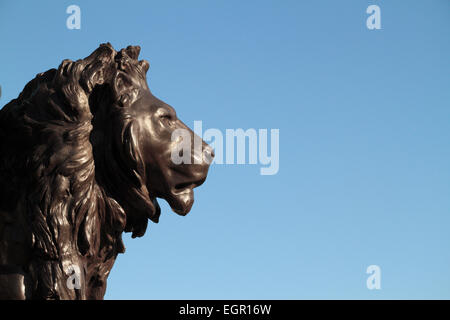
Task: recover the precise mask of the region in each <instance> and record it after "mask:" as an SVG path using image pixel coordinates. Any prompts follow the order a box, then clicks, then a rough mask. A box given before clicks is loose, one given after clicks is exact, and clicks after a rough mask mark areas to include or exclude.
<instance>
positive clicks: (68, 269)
mask: <svg viewBox="0 0 450 320" xmlns="http://www.w3.org/2000/svg"><path fill="white" fill-rule="evenodd" d="M139 52H140V48H139V47H138V46H129V47H127V48H126V49H122V50H120V51H119V52H117V51H115V50H114V48H113V47H112V46H111V45H110V44H109V43H107V44H102V45H100V47H99V48H98V49H96V50H95V51H94V52H93V53H92V54H91V55H90V56H88V57H87V58H85V59H82V60H77V61H70V60H64V61H63V62H62V63H61V65H60V66H59V68H58V69H51V70H48V71H46V72H44V73H40V74H38V75H37V76H36V78H34V79H33V80H31V81H30V82H29V83H28V84H27V85H26V86H25V88H24V89H23V91H22V92H21V94H20V95H19V97H18V98H16V99H14V100H12V101H11V102H9V103H8V104H7V105H5V106H4V107H3V108H2V109H1V110H0V190H1V192H0V298H1V299H102V298H103V296H104V294H105V290H106V280H107V277H108V275H109V272H110V270H111V268H112V266H113V264H114V261H115V259H116V257H117V254H119V253H123V252H124V250H125V248H124V244H123V242H122V232H132V237H133V238H135V237H141V236H142V235H144V233H145V231H146V229H147V222H148V219H150V220H151V221H153V222H155V223H156V222H158V219H159V215H160V207H159V205H158V202H157V198H162V199H165V200H166V201H167V202H168V203H169V205H170V206H171V208H172V209H173V210H174V211H175V212H176V213H178V214H180V215H185V214H187V213H188V212H189V211H190V209H191V207H192V204H193V201H194V197H193V188H195V187H197V186H199V185H201V184H202V183H203V182H204V181H205V179H206V176H207V173H208V168H209V163H210V162H211V160H212V158H213V157H214V154H213V151H212V149H211V147H210V146H208V145H207V144H206V143H205V142H204V141H203V140H201V138H199V137H198V136H196V135H195V134H194V133H193V132H192V131H191V130H190V129H189V128H188V127H187V126H186V125H185V124H184V123H183V122H181V121H180V120H179V119H178V118H177V116H176V113H175V111H174V109H173V108H172V107H171V106H169V105H168V104H166V103H164V102H163V101H161V100H159V99H157V98H156V97H154V96H153V95H152V93H151V92H150V90H149V87H148V85H147V81H146V73H147V71H148V69H149V64H148V62H147V61H145V60H141V61H138V55H139ZM177 129H183V130H188V131H187V132H189V135H190V138H191V139H200V141H201V145H202V148H201V152H195V151H194V150H192V153H191V156H192V159H193V160H195V161H192V162H190V163H189V162H186V163H184V162H183V163H180V164H175V163H174V162H173V161H171V159H172V158H171V154H172V153H173V151H174V150H175V149H176V148H177V147H179V144H180V143H181V140H180V139H173V132H174V131H175V130H177ZM177 150H178V149H177ZM73 277H75V278H76V279H75V280H77V279H78V280H79V281H78V282H79V284H78V285H76V282H77V281H75V280H74V281H72V280H73V279H72V278H73ZM70 284H74V285H70Z"/></svg>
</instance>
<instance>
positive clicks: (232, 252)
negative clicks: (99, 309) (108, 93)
mask: <svg viewBox="0 0 450 320" xmlns="http://www.w3.org/2000/svg"><path fill="white" fill-rule="evenodd" d="M71 4H77V5H79V6H80V7H81V30H68V29H67V28H66V19H67V17H68V14H66V8H67V7H68V6H69V5H71ZM371 4H377V5H379V6H380V8H381V25H382V29H381V30H372V31H370V30H368V29H367V28H366V18H367V17H368V15H367V14H366V8H367V7H368V6H369V5H371ZM107 41H109V42H111V43H112V44H113V46H114V47H115V48H116V49H120V48H122V47H124V46H127V45H129V44H138V45H140V46H141V47H142V51H141V57H142V58H145V59H147V60H149V61H150V71H149V73H148V80H149V85H150V88H151V89H152V91H153V93H154V94H155V95H157V96H158V97H159V98H161V99H163V100H165V101H166V102H168V103H169V104H171V105H172V106H174V107H175V109H176V110H177V113H178V115H179V117H180V118H181V119H182V120H183V121H184V122H185V123H187V124H188V125H189V126H191V127H192V126H193V122H194V120H202V121H203V127H204V129H207V128H218V129H220V130H222V131H223V132H224V131H225V129H227V128H231V129H234V128H244V129H247V128H257V129H258V128H269V129H270V128H279V129H280V170H279V173H278V174H277V175H274V176H261V175H260V174H259V165H215V166H213V167H212V168H211V170H210V175H209V178H208V180H207V182H206V183H205V184H204V185H203V186H201V187H200V188H198V189H196V192H195V196H196V202H195V204H194V207H193V209H192V211H191V213H190V214H189V215H188V216H186V217H180V216H177V215H176V214H174V213H173V212H171V211H170V208H169V207H168V205H167V204H166V203H165V202H164V201H160V204H161V206H162V210H163V214H162V216H161V220H160V223H159V224H157V225H155V224H151V225H150V227H149V230H148V231H147V233H146V235H145V236H144V237H143V238H140V239H131V238H130V236H129V235H126V236H125V237H124V238H125V242H126V247H127V252H126V253H125V254H124V255H120V256H119V257H118V259H117V262H116V264H115V266H114V268H113V270H112V272H111V275H110V277H109V282H108V290H107V295H106V298H107V299H197V298H202V299H222V298H223V299H231V298H235V299H241V298H254V299H263V298H268V299H270V298H273V299H278V298H286V299H309V298H324V299H330V298H333V299H334V298H339V299H348V298H356V299H380V298H384V299H391V298H413V299H414V298H425V299H428V298H447V299H449V298H450V232H449V230H450V212H449V211H450V144H449V141H450V1H448V0H431V1H425V0H421V1H400V0H391V1H379V0H370V1H365V0H361V1H332V0H330V1H313V0H310V1H297V0H296V1H286V0H283V1H197V0H193V1H131V0H128V1H120V2H119V1H117V2H114V1H52V2H49V1H34V2H26V1H5V0H2V1H1V2H0V43H1V50H0V85H1V87H2V97H1V98H0V105H1V106H3V105H4V104H6V103H7V102H9V100H10V99H12V98H15V97H16V96H17V95H18V94H19V93H20V91H21V90H22V88H23V87H24V85H25V84H26V83H27V81H29V80H31V79H32V78H33V77H34V76H35V75H36V74H37V73H39V72H42V71H45V70H47V69H49V68H53V67H57V66H58V65H59V63H60V62H61V61H62V60H63V59H65V58H69V59H78V58H83V57H85V56H87V55H89V54H90V53H91V52H92V51H93V50H94V49H95V48H97V46H98V45H99V44H100V43H102V42H107ZM372 264H376V265H379V266H380V267H381V270H382V279H381V287H382V288H381V290H378V291H376V290H373V291H370V290H368V289H367V288H366V278H367V276H368V275H367V274H366V273H365V272H366V268H367V267H368V266H369V265H372Z"/></svg>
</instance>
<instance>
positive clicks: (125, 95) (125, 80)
mask: <svg viewBox="0 0 450 320" xmlns="http://www.w3.org/2000/svg"><path fill="white" fill-rule="evenodd" d="M132 86H133V81H132V80H131V79H130V77H128V76H127V75H126V74H125V73H124V72H118V73H117V74H116V75H115V77H114V79H113V90H114V94H115V96H116V100H117V101H119V102H121V103H122V106H123V107H127V106H128V105H129V104H130V103H131V102H132V101H133V98H134V97H132V94H133V92H134V90H130V89H131V88H132Z"/></svg>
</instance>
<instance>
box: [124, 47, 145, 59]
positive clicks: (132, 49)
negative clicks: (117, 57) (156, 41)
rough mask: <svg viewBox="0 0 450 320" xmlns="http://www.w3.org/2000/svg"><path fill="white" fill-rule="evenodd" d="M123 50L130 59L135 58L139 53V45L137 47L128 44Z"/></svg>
mask: <svg viewBox="0 0 450 320" xmlns="http://www.w3.org/2000/svg"><path fill="white" fill-rule="evenodd" d="M125 52H126V53H127V55H128V56H129V57H130V58H131V59H135V60H137V58H138V57H139V53H140V52H141V47H139V46H128V47H127V48H126V49H125Z"/></svg>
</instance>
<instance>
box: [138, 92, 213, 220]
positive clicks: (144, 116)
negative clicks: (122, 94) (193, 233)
mask: <svg viewBox="0 0 450 320" xmlns="http://www.w3.org/2000/svg"><path fill="white" fill-rule="evenodd" d="M131 109H132V110H133V111H134V116H135V118H134V126H133V132H132V134H133V136H135V137H136V141H137V142H136V143H137V144H138V146H137V147H138V148H139V150H140V151H141V157H142V158H143V159H142V161H143V162H144V164H145V175H146V181H147V183H146V186H147V189H148V191H149V194H150V197H151V198H156V197H158V198H163V199H165V200H166V201H167V202H168V203H169V205H170V206H171V208H172V210H173V211H175V212H176V213H178V214H180V215H186V214H187V213H188V212H189V211H190V210H191V208H192V204H193V203H194V191H193V189H194V188H195V187H198V186H200V185H201V184H202V183H203V182H204V181H205V179H206V176H207V173H208V168H209V163H210V162H211V160H212V158H213V157H214V153H213V150H212V148H211V147H210V146H209V145H207V144H206V143H205V142H204V141H203V140H201V138H200V137H198V136H197V135H196V134H195V133H194V132H193V131H192V130H191V129H189V128H188V127H187V126H186V125H185V124H184V123H183V122H182V121H181V120H180V119H178V117H177V114H176V112H175V110H174V109H173V108H172V107H171V106H169V105H168V104H166V103H164V102H163V101H161V100H159V99H158V98H156V97H155V96H153V95H152V94H151V93H150V91H148V90H144V91H143V92H142V93H141V95H140V97H139V98H138V99H137V100H136V101H135V102H134V103H133V104H132V106H131ZM180 129H181V130H184V131H185V132H186V133H187V134H188V136H189V138H190V142H191V143H190V146H191V161H190V162H189V163H181V164H175V163H174V161H172V154H173V153H174V152H178V150H180V149H181V148H180V145H179V144H180V143H182V141H181V139H173V136H174V135H173V134H174V132H175V130H180ZM194 139H199V141H201V145H202V148H201V151H200V152H198V151H196V150H194Z"/></svg>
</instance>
